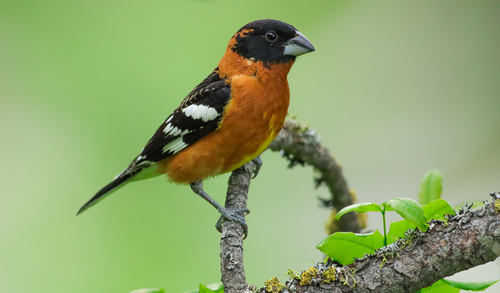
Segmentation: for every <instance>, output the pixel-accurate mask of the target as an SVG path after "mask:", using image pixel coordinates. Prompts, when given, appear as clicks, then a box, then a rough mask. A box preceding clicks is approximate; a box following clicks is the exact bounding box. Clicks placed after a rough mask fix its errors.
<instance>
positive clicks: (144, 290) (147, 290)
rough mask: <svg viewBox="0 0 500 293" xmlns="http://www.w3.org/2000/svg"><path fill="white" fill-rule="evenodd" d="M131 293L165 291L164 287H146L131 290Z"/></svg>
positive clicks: (162, 292) (161, 292) (159, 292)
mask: <svg viewBox="0 0 500 293" xmlns="http://www.w3.org/2000/svg"><path fill="white" fill-rule="evenodd" d="M130 293H165V290H163V289H162V288H144V289H137V290H134V291H130Z"/></svg>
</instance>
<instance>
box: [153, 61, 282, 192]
mask: <svg viewBox="0 0 500 293" xmlns="http://www.w3.org/2000/svg"><path fill="white" fill-rule="evenodd" d="M226 55H228V53H226ZM235 58H236V57H235ZM223 60H225V59H224V58H223ZM226 60H231V59H230V58H226ZM233 61H234V60H233ZM244 61H245V62H246V65H251V66H250V67H251V68H250V69H251V72H253V74H231V75H229V77H227V80H228V81H229V83H230V84H231V100H230V102H229V104H228V105H227V106H226V108H225V109H224V116H223V117H224V118H223V119H222V121H221V123H220V124H219V128H218V129H217V130H216V131H214V132H212V133H210V134H208V135H207V136H206V137H204V138H202V139H201V140H199V141H198V142H196V143H194V144H193V145H191V146H189V147H187V148H186V149H184V150H182V151H181V152H179V153H177V154H176V155H174V156H172V157H171V158H169V159H167V160H165V161H162V162H160V163H159V167H160V171H161V172H162V173H166V174H167V176H168V178H169V179H170V180H171V181H173V182H177V183H191V182H194V181H197V180H202V179H204V178H207V177H212V176H216V175H219V174H223V173H226V172H230V171H233V170H234V169H237V168H239V167H241V166H242V165H244V164H245V163H247V162H249V161H251V160H252V159H254V158H255V157H256V156H258V155H259V154H260V153H262V152H263V151H264V150H265V149H266V148H267V146H268V145H269V143H271V141H272V140H273V139H274V138H275V137H276V135H278V132H279V131H280V130H281V128H282V127H283V122H284V120H285V116H286V114H287V111H288V104H289V100H290V91H289V88H288V82H287V79H286V76H287V74H288V71H289V70H290V67H291V66H292V64H291V63H289V64H276V65H272V66H271V67H270V68H267V67H265V66H264V65H263V64H261V63H259V62H255V63H254V62H251V63H249V61H248V60H244ZM233 63H234V62H233ZM232 65H234V64H232ZM224 66H225V65H224V64H223V61H221V62H220V63H219V69H220V72H221V73H223V72H229V73H237V72H231V70H230V69H231V68H224ZM228 67H229V66H228ZM239 68H240V69H241V67H239ZM240 72H241V71H240ZM245 73H248V72H245Z"/></svg>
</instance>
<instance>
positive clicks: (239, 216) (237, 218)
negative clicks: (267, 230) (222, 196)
mask: <svg viewBox="0 0 500 293" xmlns="http://www.w3.org/2000/svg"><path fill="white" fill-rule="evenodd" d="M249 213H250V210H249V209H238V210H228V209H226V208H224V209H223V210H220V214H221V217H220V218H219V220H218V221H217V224H215V228H217V231H219V232H222V224H223V223H224V221H226V220H229V221H233V222H236V223H239V224H241V226H243V239H245V238H247V235H248V225H247V223H246V222H245V215H248V214H249Z"/></svg>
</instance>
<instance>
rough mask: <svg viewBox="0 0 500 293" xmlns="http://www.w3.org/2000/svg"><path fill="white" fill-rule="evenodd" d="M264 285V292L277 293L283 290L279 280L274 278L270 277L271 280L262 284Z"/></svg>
mask: <svg viewBox="0 0 500 293" xmlns="http://www.w3.org/2000/svg"><path fill="white" fill-rule="evenodd" d="M264 285H266V291H267V292H270V293H271V292H272V293H278V292H280V291H281V288H283V284H281V283H280V280H278V278H276V277H272V278H271V280H267V281H265V282H264Z"/></svg>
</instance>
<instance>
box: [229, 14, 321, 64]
mask: <svg viewBox="0 0 500 293" xmlns="http://www.w3.org/2000/svg"><path fill="white" fill-rule="evenodd" d="M234 38H235V40H236V42H235V44H234V45H233V47H232V48H231V49H232V50H233V51H234V52H235V53H237V54H239V55H241V56H243V57H244V58H246V59H249V60H252V61H262V62H263V63H264V64H270V63H286V62H289V61H292V60H295V57H296V56H299V55H302V54H305V53H309V52H312V51H314V47H313V45H312V44H311V43H310V42H309V40H308V39H307V38H306V37H305V36H304V35H302V34H301V33H299V32H298V31H297V29H295V28H294V27H293V26H291V25H289V24H288V23H285V22H282V21H278V20H273V19H261V20H256V21H253V22H251V23H249V24H247V25H245V26H244V27H242V28H241V29H240V30H239V31H238V32H237V33H236V34H235V35H234Z"/></svg>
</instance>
